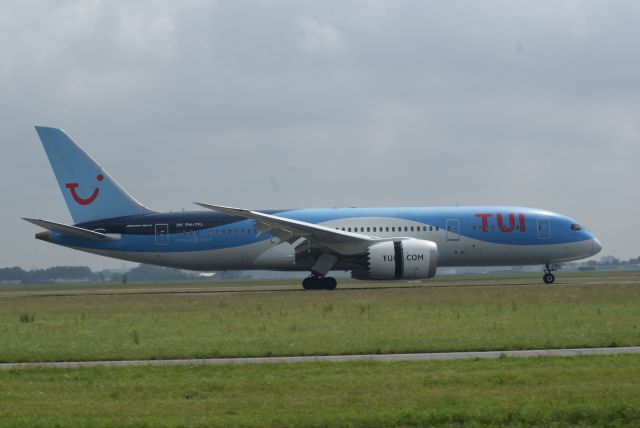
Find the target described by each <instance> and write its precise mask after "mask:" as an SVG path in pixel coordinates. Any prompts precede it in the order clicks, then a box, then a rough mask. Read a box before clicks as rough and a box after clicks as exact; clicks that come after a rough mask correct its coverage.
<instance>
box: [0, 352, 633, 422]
mask: <svg viewBox="0 0 640 428" xmlns="http://www.w3.org/2000/svg"><path fill="white" fill-rule="evenodd" d="M0 385H2V387H1V388H0V427H23V426H73V427H76V426H87V427H91V426H113V427H116V426H117V427H133V426H136V427H137V426H146V427H163V426H183V427H186V426H189V427H198V426H201V427H205V426H416V425H417V426H434V425H439V426H497V425H500V426H598V427H600V426H638V422H640V394H638V391H640V356H638V355H621V356H601V357H574V358H549V357H546V358H533V359H525V360H523V359H510V358H504V359H498V360H474V361H432V362H403V363H371V362H365V363H363V362H359V363H338V364H335V363H334V364H331V363H303V364H293V365H286V364H281V365H278V364H276V365H271V364H269V365H245V366H193V367H187V366H167V367H124V368H83V369H71V370H62V369H35V370H32V369H29V370H12V371H0Z"/></svg>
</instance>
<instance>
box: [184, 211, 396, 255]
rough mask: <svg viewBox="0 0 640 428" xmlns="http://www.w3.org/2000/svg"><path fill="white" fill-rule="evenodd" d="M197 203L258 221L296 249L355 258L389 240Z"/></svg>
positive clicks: (268, 231)
mask: <svg viewBox="0 0 640 428" xmlns="http://www.w3.org/2000/svg"><path fill="white" fill-rule="evenodd" d="M195 204H196V205H200V206H201V207H203V208H207V209H210V210H214V211H219V212H222V213H225V214H229V215H232V216H236V217H242V218H246V219H250V220H254V221H255V222H256V227H257V228H258V230H260V232H261V233H270V234H271V235H273V236H275V237H277V238H278V239H280V240H281V241H286V242H289V243H291V244H293V245H294V247H298V246H301V245H303V244H305V243H308V244H310V245H311V246H313V247H314V248H321V249H324V250H329V252H331V253H335V254H339V255H354V254H362V253H364V252H365V251H366V249H367V247H368V246H370V245H371V244H372V243H376V242H384V241H387V240H389V239H388V238H377V237H374V236H369V235H364V234H360V233H352V232H344V231H342V230H337V229H333V228H330V227H325V226H320V225H317V224H313V223H307V222H304V221H299V220H292V219H288V218H284V217H279V216H275V215H270V214H264V213H261V212H258V211H252V210H247V209H243V208H232V207H225V206H222V205H212V204H205V203H202V202H195ZM396 239H398V238H396Z"/></svg>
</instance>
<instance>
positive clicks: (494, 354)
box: [0, 346, 640, 370]
mask: <svg viewBox="0 0 640 428" xmlns="http://www.w3.org/2000/svg"><path fill="white" fill-rule="evenodd" d="M618 354H640V346H628V347H620V348H575V349H536V350H526V351H482V352H434V353H424V354H374V355H319V356H306V357H256V358H203V359H196V358H193V359H180V360H124V361H75V362H74V361H64V362H55V363H2V364H0V369H3V370H8V369H26V368H62V369H67V368H77V367H122V366H168V365H177V366H184V365H223V364H274V363H280V364H282V363H303V362H310V361H323V362H336V363H337V362H344V361H433V360H465V359H474V358H484V359H491V358H500V357H515V358H531V357H573V356H578V355H618Z"/></svg>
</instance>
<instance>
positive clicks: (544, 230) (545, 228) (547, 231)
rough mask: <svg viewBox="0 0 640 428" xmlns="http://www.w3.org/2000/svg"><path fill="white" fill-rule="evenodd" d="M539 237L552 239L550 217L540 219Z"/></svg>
mask: <svg viewBox="0 0 640 428" xmlns="http://www.w3.org/2000/svg"><path fill="white" fill-rule="evenodd" d="M538 239H551V224H550V223H549V219H548V218H539V219H538Z"/></svg>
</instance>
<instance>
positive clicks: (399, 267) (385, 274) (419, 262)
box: [352, 239, 438, 280]
mask: <svg viewBox="0 0 640 428" xmlns="http://www.w3.org/2000/svg"><path fill="white" fill-rule="evenodd" d="M437 266H438V246H437V244H436V243H435V242H433V241H426V240H422V239H405V240H398V241H386V242H380V243H379V244H373V245H371V246H370V247H369V248H368V250H367V270H366V271H361V270H354V271H353V272H352V277H353V278H355V279H377V280H388V279H426V278H431V277H433V276H434V275H435V274H436V268H437Z"/></svg>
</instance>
